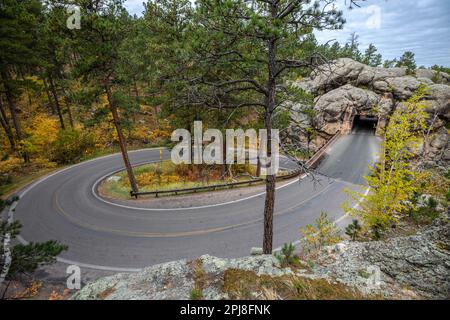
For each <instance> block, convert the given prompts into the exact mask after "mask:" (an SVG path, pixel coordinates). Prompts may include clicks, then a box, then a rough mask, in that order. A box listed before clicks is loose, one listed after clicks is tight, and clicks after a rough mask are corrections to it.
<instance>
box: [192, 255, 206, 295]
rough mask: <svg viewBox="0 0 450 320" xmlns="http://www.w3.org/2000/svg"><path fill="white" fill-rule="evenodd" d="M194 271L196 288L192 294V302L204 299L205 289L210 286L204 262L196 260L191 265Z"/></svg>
mask: <svg viewBox="0 0 450 320" xmlns="http://www.w3.org/2000/svg"><path fill="white" fill-rule="evenodd" d="M191 266H192V271H193V274H194V288H192V290H191V293H190V299H191V300H201V299H203V289H204V288H205V287H206V286H207V284H208V276H207V274H206V272H205V271H204V270H203V262H202V260H201V259H196V260H194V261H192V263H191Z"/></svg>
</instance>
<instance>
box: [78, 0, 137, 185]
mask: <svg viewBox="0 0 450 320" xmlns="http://www.w3.org/2000/svg"><path fill="white" fill-rule="evenodd" d="M80 4H81V10H82V12H84V15H83V26H84V27H83V28H82V29H81V30H76V40H75V48H76V49H77V51H78V53H79V55H80V59H79V60H78V61H77V63H76V66H75V72H76V74H77V75H78V76H82V77H84V78H86V79H88V80H91V84H93V85H94V86H96V87H97V88H98V89H99V92H102V93H103V94H105V95H106V99H107V101H108V108H109V111H110V112H111V115H112V119H113V123H114V126H115V128H116V131H117V136H118V140H119V146H120V149H121V152H122V157H123V161H124V164H125V168H126V171H127V174H128V179H129V181H130V185H131V189H132V193H136V192H138V186H137V183H136V178H135V176H134V173H133V169H132V167H131V163H130V160H129V157H128V152H127V145H126V140H125V136H124V133H123V120H122V119H121V118H120V115H119V108H120V110H122V111H126V109H127V106H126V105H119V103H118V102H119V101H120V100H122V99H121V96H122V94H121V92H120V90H119V89H117V90H116V91H115V89H116V88H117V87H118V86H117V82H118V81H119V80H120V78H121V74H120V70H121V68H120V67H119V66H120V64H121V63H123V61H124V60H126V59H127V57H126V56H121V55H120V53H121V49H120V48H121V46H122V45H123V44H124V42H125V39H126V38H127V36H128V32H129V31H130V27H131V23H130V16H129V15H128V13H127V11H126V10H125V8H124V7H123V1H122V0H108V1H102V2H97V3H95V5H93V4H92V3H90V2H84V1H82V2H81V3H80ZM122 70H123V69H122Z"/></svg>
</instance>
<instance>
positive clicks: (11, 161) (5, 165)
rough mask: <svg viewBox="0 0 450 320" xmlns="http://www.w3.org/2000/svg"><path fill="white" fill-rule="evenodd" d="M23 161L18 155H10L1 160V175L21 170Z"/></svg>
mask: <svg viewBox="0 0 450 320" xmlns="http://www.w3.org/2000/svg"><path fill="white" fill-rule="evenodd" d="M22 163H23V160H22V159H19V158H16V157H9V158H8V159H6V160H4V161H0V175H3V174H8V173H11V172H13V171H17V170H19V169H20V167H21V166H22Z"/></svg>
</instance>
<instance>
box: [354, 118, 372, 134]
mask: <svg viewBox="0 0 450 320" xmlns="http://www.w3.org/2000/svg"><path fill="white" fill-rule="evenodd" d="M377 125H378V118H377V117H375V116H370V115H359V114H358V115H356V116H355V118H354V119H353V126H352V131H351V132H352V134H368V135H375V132H376V130H377Z"/></svg>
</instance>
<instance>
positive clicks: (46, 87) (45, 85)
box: [43, 77, 56, 114]
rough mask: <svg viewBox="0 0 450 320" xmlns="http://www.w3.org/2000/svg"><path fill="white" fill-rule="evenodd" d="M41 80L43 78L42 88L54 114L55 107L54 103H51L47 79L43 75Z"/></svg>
mask: <svg viewBox="0 0 450 320" xmlns="http://www.w3.org/2000/svg"><path fill="white" fill-rule="evenodd" d="M43 80H44V89H45V92H46V93H47V99H48V104H49V105H50V111H51V112H52V114H56V108H55V105H54V104H53V100H52V97H51V94H50V90H49V88H48V84H47V79H45V77H43Z"/></svg>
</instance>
